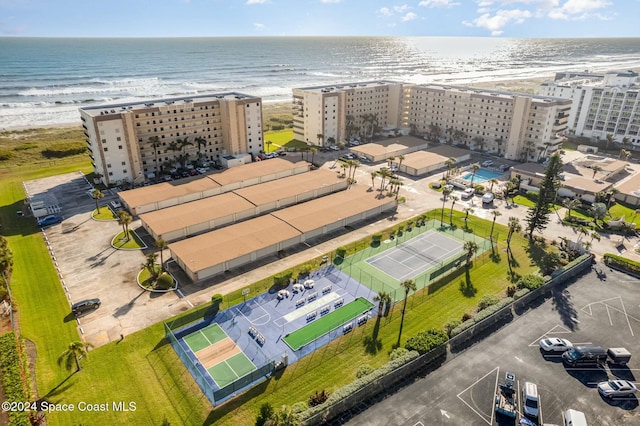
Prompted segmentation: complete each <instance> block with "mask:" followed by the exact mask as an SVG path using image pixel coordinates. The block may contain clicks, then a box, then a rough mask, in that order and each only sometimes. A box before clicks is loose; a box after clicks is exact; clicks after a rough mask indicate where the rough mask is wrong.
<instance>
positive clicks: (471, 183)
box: [469, 163, 480, 188]
mask: <svg viewBox="0 0 640 426" xmlns="http://www.w3.org/2000/svg"><path fill="white" fill-rule="evenodd" d="M479 169H480V164H478V163H474V164H472V165H471V170H473V173H472V174H471V181H470V183H469V186H470V187H471V188H473V179H474V178H475V177H476V172H477V171H478V170H479Z"/></svg>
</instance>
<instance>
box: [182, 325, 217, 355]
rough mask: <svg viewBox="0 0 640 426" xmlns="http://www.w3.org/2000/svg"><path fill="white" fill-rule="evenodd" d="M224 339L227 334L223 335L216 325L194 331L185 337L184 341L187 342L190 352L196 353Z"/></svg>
mask: <svg viewBox="0 0 640 426" xmlns="http://www.w3.org/2000/svg"><path fill="white" fill-rule="evenodd" d="M225 337H227V333H225V332H224V330H223V329H221V328H220V326H219V325H218V324H211V325H210V326H209V327H206V328H203V329H202V330H198V331H194V332H193V333H191V334H189V335H188V336H185V337H184V341H185V342H187V345H189V347H190V348H191V350H192V351H193V352H194V353H196V352H198V351H199V350H201V349H204V348H206V347H207V346H210V345H213V344H214V343H216V342H219V341H220V340H222V339H224V338H225Z"/></svg>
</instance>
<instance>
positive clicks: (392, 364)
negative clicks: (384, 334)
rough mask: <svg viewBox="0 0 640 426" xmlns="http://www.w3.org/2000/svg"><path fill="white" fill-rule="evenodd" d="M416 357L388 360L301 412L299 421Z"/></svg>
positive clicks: (413, 354) (414, 354) (409, 354)
mask: <svg viewBox="0 0 640 426" xmlns="http://www.w3.org/2000/svg"><path fill="white" fill-rule="evenodd" d="M418 356H420V354H418V352H416V351H409V352H408V353H407V354H405V355H403V356H401V357H399V358H396V359H393V360H390V361H389V362H387V363H386V364H385V365H383V366H382V367H380V368H378V369H377V370H375V371H374V372H373V373H371V374H369V375H368V376H364V377H361V378H359V379H356V380H354V381H353V382H351V383H349V384H348V385H346V386H343V387H341V388H340V389H338V390H336V391H335V392H333V393H332V394H331V396H329V399H327V401H325V402H324V403H323V404H320V405H317V406H315V407H310V408H309V409H308V410H305V411H303V412H302V413H300V419H301V420H306V419H309V418H311V417H312V416H314V415H316V414H318V413H320V412H321V411H323V410H324V409H325V408H326V407H327V405H332V404H335V403H336V402H338V401H341V400H343V399H345V398H347V397H348V396H350V395H352V394H354V393H355V392H357V391H359V390H360V389H362V388H364V387H365V386H367V385H368V384H369V383H373V382H374V381H376V380H377V379H379V378H380V377H383V376H385V375H386V374H389V373H390V372H392V371H393V370H395V369H397V368H399V367H401V366H403V365H404V364H406V363H408V362H410V361H413V360H414V359H416V358H418Z"/></svg>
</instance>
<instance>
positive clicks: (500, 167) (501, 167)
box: [498, 164, 509, 172]
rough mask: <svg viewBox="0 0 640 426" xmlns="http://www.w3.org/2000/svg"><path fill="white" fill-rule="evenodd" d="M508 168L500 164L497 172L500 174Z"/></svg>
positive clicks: (506, 165)
mask: <svg viewBox="0 0 640 426" xmlns="http://www.w3.org/2000/svg"><path fill="white" fill-rule="evenodd" d="M508 168H509V165H508V164H500V165H499V166H498V170H500V171H501V172H504V171H505V170H507V169H508Z"/></svg>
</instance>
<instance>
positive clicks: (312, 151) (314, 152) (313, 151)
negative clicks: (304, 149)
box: [309, 146, 318, 164]
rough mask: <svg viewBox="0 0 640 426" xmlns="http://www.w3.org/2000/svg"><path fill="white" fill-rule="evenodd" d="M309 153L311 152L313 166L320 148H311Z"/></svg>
mask: <svg viewBox="0 0 640 426" xmlns="http://www.w3.org/2000/svg"><path fill="white" fill-rule="evenodd" d="M309 151H311V164H313V159H314V157H315V156H316V152H318V148H317V147H315V146H312V147H311V148H309Z"/></svg>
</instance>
